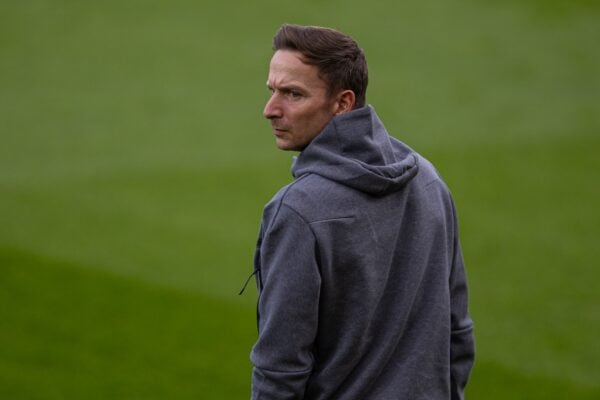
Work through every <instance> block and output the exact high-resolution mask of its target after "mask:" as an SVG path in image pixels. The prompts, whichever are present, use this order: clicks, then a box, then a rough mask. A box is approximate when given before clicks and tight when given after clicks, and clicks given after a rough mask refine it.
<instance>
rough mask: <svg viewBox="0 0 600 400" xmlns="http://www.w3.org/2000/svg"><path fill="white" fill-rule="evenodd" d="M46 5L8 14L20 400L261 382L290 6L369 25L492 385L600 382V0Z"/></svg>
mask: <svg viewBox="0 0 600 400" xmlns="http://www.w3.org/2000/svg"><path fill="white" fill-rule="evenodd" d="M397 3H398V2H393V1H380V2H376V4H369V5H366V4H364V2H363V3H361V2H358V1H349V2H348V1H346V2H344V3H340V2H337V1H332V2H315V1H310V2H305V3H299V2H295V3H289V4H288V3H285V4H282V3H274V2H270V1H259V2H242V1H233V2H227V3H224V2H192V1H186V0H176V1H172V2H160V1H149V2H137V1H105V2H91V1H79V2H75V1H55V2H50V1H41V0H40V1H26V2H25V1H23V2H8V4H4V5H3V8H2V13H1V14H0V139H1V141H0V210H1V211H0V226H1V229H0V321H1V322H0V397H1V398H7V399H63V398H87V399H94V398H98V399H106V398H122V399H135V398H140V399H153V398H156V399H164V398H177V399H185V398H210V399H233V398H244V397H246V398H247V397H248V395H249V383H250V370H251V365H250V363H249V360H248V353H249V351H250V347H251V345H252V343H253V341H254V340H255V337H256V328H255V314H254V312H255V310H254V302H255V299H256V296H255V291H254V289H253V288H252V286H251V287H249V289H248V290H247V292H246V294H245V295H244V296H242V297H239V296H237V291H238V290H239V288H240V286H241V285H242V283H243V282H244V280H245V278H246V277H247V276H248V275H249V273H250V272H251V269H252V266H251V262H252V252H253V249H254V242H255V237H256V234H257V230H258V223H259V218H260V213H261V208H262V206H263V204H264V203H265V202H266V201H268V199H269V198H270V196H271V195H272V194H273V193H274V192H275V191H276V190H277V189H278V188H279V187H280V186H281V185H283V184H285V183H287V182H289V180H290V175H289V165H290V157H291V154H289V153H281V152H279V151H277V150H276V149H275V147H274V144H273V140H272V137H271V135H270V131H269V129H268V127H267V124H266V122H265V121H263V120H262V117H261V115H260V113H261V110H262V106H263V104H264V101H265V100H266V98H267V93H268V92H267V91H266V89H265V86H264V82H265V78H266V73H267V66H268V60H269V57H270V55H271V50H270V40H271V37H272V35H273V33H274V31H275V29H276V28H277V27H278V26H279V25H280V24H281V23H283V22H295V23H301V24H315V25H327V26H333V27H337V28H339V29H341V30H343V31H346V32H348V33H350V34H352V35H353V36H354V37H355V38H356V39H357V40H358V41H359V43H360V44H361V45H362V46H363V47H364V49H365V51H366V54H367V58H368V60H369V68H370V81H371V83H370V88H369V93H368V102H369V103H371V104H373V105H374V107H375V108H376V109H377V111H378V113H379V114H380V116H381V117H382V119H383V121H384V122H385V124H386V126H387V128H388V130H389V131H390V132H391V133H392V134H393V135H394V136H396V137H398V138H399V139H401V140H403V141H405V142H406V143H408V144H409V145H411V146H412V147H414V148H415V149H416V150H417V151H419V152H421V153H422V154H423V155H424V156H426V157H428V158H429V159H430V160H431V161H433V162H434V164H436V166H437V167H438V169H439V170H440V172H441V173H442V175H443V176H444V177H445V179H446V181H447V182H448V184H449V186H450V188H451V189H452V192H453V194H454V197H455V199H456V202H457V207H458V211H459V217H460V225H461V234H462V240H463V248H464V252H465V258H466V262H467V267H468V273H469V279H470V285H471V307H472V313H473V318H474V320H475V323H476V338H477V351H478V354H477V361H476V366H475V369H474V371H473V375H472V379H471V382H470V384H469V388H468V396H469V398H474V399H479V398H485V399H492V400H493V399H505V398H511V399H550V398H553V399H563V398H569V399H571V398H577V399H596V398H598V397H600V384H599V383H598V382H600V369H599V368H598V361H597V360H598V359H600V348H599V346H598V345H597V339H596V336H597V333H598V332H599V331H600V301H599V298H598V295H597V292H598V284H597V282H598V279H599V277H600V276H599V273H598V268H597V264H598V261H597V260H598V259H599V257H600V254H599V250H598V245H597V243H598V239H599V238H600V237H599V236H600V235H599V231H598V227H600V213H599V212H598V211H597V209H598V204H600V189H599V186H598V184H597V180H598V179H597V172H598V170H599V168H600V165H599V164H600V162H599V159H598V156H597V153H598V150H599V149H600V136H599V134H600V95H599V93H600V75H598V71H600V53H599V52H598V51H597V43H598V40H599V39H600V8H599V7H598V6H597V5H596V3H593V2H590V1H585V0H579V1H572V2H548V1H541V0H540V1H534V0H529V1H520V2H516V1H507V2H498V1H488V2H483V3H482V2H474V1H465V0H461V1H458V2H442V1H433V0H432V1H419V2H416V1H414V2H413V1H408V2H400V4H397Z"/></svg>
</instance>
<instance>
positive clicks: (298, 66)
mask: <svg viewBox="0 0 600 400" xmlns="http://www.w3.org/2000/svg"><path fill="white" fill-rule="evenodd" d="M318 72H319V71H318V69H317V67H316V66H314V65H308V64H305V63H303V62H302V60H301V54H300V53H299V52H297V51H290V50H278V51H276V52H275V54H274V55H273V58H272V59H271V64H270V66H269V78H268V80H267V87H268V88H269V90H270V91H271V98H270V99H269V101H268V102H267V104H266V105H265V109H264V111H263V115H264V116H265V117H266V118H268V119H269V120H270V121H271V126H272V127H273V133H274V135H275V143H276V144H277V147H279V148H280V149H281V150H296V151H301V150H303V149H304V148H305V147H306V146H307V145H308V144H309V143H310V142H311V141H312V140H313V139H314V138H315V136H317V135H318V134H319V132H321V130H322V129H323V128H324V127H325V125H326V124H327V123H328V122H329V120H330V119H331V118H332V117H333V116H334V115H335V111H336V101H335V98H333V97H330V96H328V92H327V84H326V83H325V81H323V80H322V79H321V78H319V73H318Z"/></svg>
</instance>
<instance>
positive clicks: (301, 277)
mask: <svg viewBox="0 0 600 400" xmlns="http://www.w3.org/2000/svg"><path fill="white" fill-rule="evenodd" d="M274 50H275V53H274V55H273V58H272V60H271V64H270V68H269V76H268V81H267V87H268V88H269V90H270V92H271V97H270V99H269V100H268V102H267V104H266V106H265V109H264V116H265V117H266V118H268V119H269V120H270V121H271V125H272V128H273V134H274V136H275V142H276V144H277V146H278V147H279V148H280V149H282V150H296V151H300V154H299V156H298V157H297V158H296V160H295V163H294V165H293V167H292V174H293V176H294V178H295V179H294V181H293V182H292V183H291V184H289V185H288V186H286V187H284V188H283V189H282V190H280V191H279V193H277V194H276V195H275V197H274V198H273V199H272V200H271V201H270V202H269V203H268V204H267V205H266V207H265V209H264V213H263V218H262V224H261V230H260V235H259V239H258V243H257V248H256V255H255V273H256V279H257V285H258V290H259V299H258V329H259V334H258V340H257V342H256V344H255V346H254V347H253V349H252V353H251V360H252V362H253V364H254V370H253V376H252V398H253V399H277V400H283V399H310V400H316V399H320V400H323V399H342V400H369V399H407V400H416V399H436V400H440V399H462V398H463V391H464V387H465V385H466V383H467V379H468V376H469V373H470V370H471V367H472V364H473V359H474V345H473V335H472V321H471V319H470V317H469V314H468V310H467V284H466V278H465V272H464V266H463V259H462V254H461V249H460V244H459V240H458V230H457V220H456V212H455V209H454V205H453V202H452V199H451V197H450V194H449V192H448V189H447V188H446V186H445V184H444V183H443V182H442V180H441V179H440V177H439V176H438V174H437V173H436V171H435V169H434V168H433V167H432V165H431V164H430V163H429V162H428V161H426V160H425V159H424V158H422V157H421V156H420V155H418V154H417V153H415V152H414V151H412V150H411V149H410V148H409V147H407V146H406V145H404V144H403V143H401V142H400V141H398V140H396V139H394V138H392V137H391V136H389V135H388V133H387V132H386V130H385V128H384V126H383V124H382V123H381V121H380V120H379V118H378V117H377V115H376V114H375V111H374V110H373V108H371V107H370V106H366V105H365V92H366V87H367V80H368V78H367V64H366V61H365V57H364V54H363V52H362V50H361V49H360V48H359V47H358V45H357V44H356V42H354V40H352V39H351V38H350V37H348V36H346V35H344V34H342V33H340V32H337V31H335V30H332V29H327V28H318V27H303V26H295V25H283V26H282V27H281V28H280V29H279V30H278V32H277V34H276V35H275V37H274Z"/></svg>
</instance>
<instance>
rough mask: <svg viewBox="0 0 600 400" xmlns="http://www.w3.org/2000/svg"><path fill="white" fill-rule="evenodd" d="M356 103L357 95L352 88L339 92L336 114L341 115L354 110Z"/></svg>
mask: <svg viewBox="0 0 600 400" xmlns="http://www.w3.org/2000/svg"><path fill="white" fill-rule="evenodd" d="M355 104H356V95H355V94H354V92H353V91H352V90H344V91H341V92H340V93H338V95H337V96H336V101H335V109H334V115H340V114H344V113H347V112H348V111H352V109H353V108H354V105H355Z"/></svg>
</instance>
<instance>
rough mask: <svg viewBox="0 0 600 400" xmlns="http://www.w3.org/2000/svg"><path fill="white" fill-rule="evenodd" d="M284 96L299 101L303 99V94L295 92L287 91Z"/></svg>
mask: <svg viewBox="0 0 600 400" xmlns="http://www.w3.org/2000/svg"><path fill="white" fill-rule="evenodd" d="M286 95H287V96H288V97H289V98H291V99H299V98H301V97H303V94H302V93H301V92H299V91H297V90H289V91H288V92H287V93H286Z"/></svg>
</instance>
